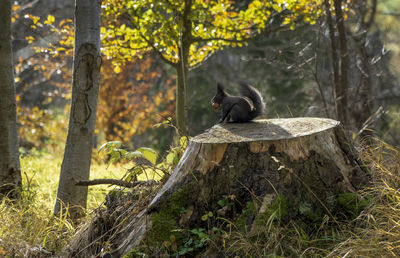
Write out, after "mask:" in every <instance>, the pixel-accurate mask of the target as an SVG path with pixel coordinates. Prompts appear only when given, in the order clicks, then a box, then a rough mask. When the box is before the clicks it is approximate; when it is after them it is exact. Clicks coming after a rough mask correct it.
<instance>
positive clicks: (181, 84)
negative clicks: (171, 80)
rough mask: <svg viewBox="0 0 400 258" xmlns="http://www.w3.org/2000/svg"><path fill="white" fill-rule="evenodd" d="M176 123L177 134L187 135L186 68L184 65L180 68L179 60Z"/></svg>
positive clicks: (177, 68) (177, 67)
mask: <svg viewBox="0 0 400 258" xmlns="http://www.w3.org/2000/svg"><path fill="white" fill-rule="evenodd" d="M176 74H177V78H176V82H177V89H176V125H177V127H178V133H179V135H187V134H188V127H187V124H188V123H187V115H186V113H187V110H186V105H187V103H186V99H187V98H186V97H187V96H186V89H185V88H186V85H187V74H188V69H187V67H186V66H184V67H183V68H182V65H181V62H179V63H178V64H177V66H176Z"/></svg>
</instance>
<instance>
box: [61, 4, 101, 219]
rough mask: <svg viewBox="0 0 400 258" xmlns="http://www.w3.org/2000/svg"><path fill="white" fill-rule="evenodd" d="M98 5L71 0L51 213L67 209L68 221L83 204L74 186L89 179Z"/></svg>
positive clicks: (80, 189) (83, 195) (81, 189)
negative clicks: (70, 51)
mask: <svg viewBox="0 0 400 258" xmlns="http://www.w3.org/2000/svg"><path fill="white" fill-rule="evenodd" d="M100 5H101V1H99V0H96V1H94V0H76V1H75V50H74V69H73V81H72V103H71V112H70V119H69V128H68V136H67V143H66V146H65V153H64V159H63V162H62V165H61V174H60V181H59V185H58V190H57V200H56V203H55V207H54V213H55V214H58V213H60V211H65V210H66V209H65V208H66V207H69V213H70V216H71V218H78V217H80V216H82V215H83V212H84V210H85V208H86V201H87V192H88V188H87V186H76V185H75V184H76V182H77V181H80V180H87V179H89V170H90V162H91V155H92V146H93V136H94V126H95V121H96V110H97V97H98V90H99V79H100V66H101V56H100V12H101V8H100Z"/></svg>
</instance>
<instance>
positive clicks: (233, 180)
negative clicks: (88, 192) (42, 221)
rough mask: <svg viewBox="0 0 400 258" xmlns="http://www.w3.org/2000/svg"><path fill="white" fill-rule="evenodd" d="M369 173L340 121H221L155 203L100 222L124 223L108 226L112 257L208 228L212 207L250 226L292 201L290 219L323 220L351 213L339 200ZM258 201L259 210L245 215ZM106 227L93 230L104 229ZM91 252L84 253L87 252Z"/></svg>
mask: <svg viewBox="0 0 400 258" xmlns="http://www.w3.org/2000/svg"><path fill="white" fill-rule="evenodd" d="M367 180H368V174H367V171H365V170H363V167H362V166H360V163H359V161H358V159H357V157H356V155H355V152H354V150H353V149H352V148H351V145H349V142H348V141H347V140H346V138H345V135H344V133H343V130H342V128H341V127H340V123H339V122H338V121H335V120H331V119H324V118H292V119H271V120H257V121H253V122H250V123H241V124H238V123H227V124H217V125H215V126H214V127H212V128H211V129H209V130H207V131H206V132H205V133H203V134H200V135H198V136H196V137H194V138H192V139H191V140H190V143H189V145H188V147H187V149H186V151H185V153H184V155H183V157H182V158H181V160H180V161H179V164H178V165H177V167H176V169H175V170H174V172H173V173H172V175H171V177H170V178H169V179H168V181H167V182H166V183H165V184H164V186H163V187H162V189H161V190H160V191H159V192H158V193H157V195H156V196H155V197H154V199H153V200H152V201H151V203H150V204H149V207H148V209H147V210H146V209H143V210H142V211H140V209H139V210H138V211H137V212H136V213H135V214H136V215H135V214H132V212H126V213H127V214H128V215H126V216H127V217H122V218H120V221H115V222H111V223H110V222H109V221H108V219H107V218H105V217H104V216H103V217H100V218H99V221H97V222H93V223H92V227H94V228H99V227H96V225H98V224H99V223H100V221H107V225H113V223H114V225H118V228H119V230H118V232H115V231H112V229H110V230H107V229H106V230H104V231H106V234H108V236H112V237H111V239H104V242H105V243H111V247H112V248H111V249H112V250H113V251H111V252H110V254H111V257H119V256H121V255H123V254H125V253H127V252H129V251H130V250H131V249H132V248H135V247H137V246H138V245H139V244H141V245H149V246H153V247H157V246H162V245H163V243H165V241H171V240H170V239H171V237H170V236H171V235H175V236H176V237H174V239H176V241H178V239H182V238H180V237H179V234H180V233H179V232H184V231H185V230H187V229H193V228H199V227H200V228H201V227H203V228H206V227H207V222H206V221H204V219H203V217H204V214H209V212H212V214H214V215H212V216H218V217H222V218H225V219H226V220H227V221H232V222H233V223H234V224H235V225H239V224H240V221H242V222H243V221H244V223H245V224H246V225H247V226H246V227H247V228H248V230H252V229H253V228H254V227H256V223H255V222H256V221H257V220H258V218H260V217H264V218H265V217H266V218H269V217H270V216H272V215H271V214H269V215H267V213H268V212H271V210H273V209H274V207H275V206H276V205H277V203H279V206H280V207H281V206H282V207H284V209H283V208H282V209H281V212H280V214H281V215H280V216H281V220H282V221H289V220H295V219H300V218H302V219H304V220H306V221H307V220H310V221H313V220H314V221H315V220H318V219H321V220H323V218H325V216H328V217H329V218H330V219H331V220H336V217H337V215H338V214H343V210H340V204H339V201H338V199H339V198H340V196H341V194H343V193H351V192H354V191H355V190H356V189H358V188H359V187H360V186H361V185H363V184H365V183H366V182H367ZM227 197H229V200H231V202H232V207H231V208H232V209H231V210H230V211H229V210H225V211H224V209H223V208H221V205H220V202H221V200H224V198H225V199H226V198H227ZM128 202H129V201H128V200H125V201H123V203H124V204H125V203H128ZM133 203H135V202H133ZM254 203H257V205H256V206H255V207H256V208H254V213H253V214H251V215H250V214H249V215H248V216H247V217H243V216H245V215H243V214H246V213H245V211H246V210H247V211H246V212H248V211H249V209H248V206H249V204H250V206H251V205H253V204H254ZM113 210H115V209H113ZM120 213H122V212H120ZM111 214H113V213H111ZM113 216H114V217H117V216H116V215H113ZM125 221H126V223H125ZM104 224H106V222H104ZM310 224H311V225H312V224H313V223H310ZM306 225H307V224H306ZM208 227H209V225H208ZM112 228H116V226H115V227H112ZM99 230H100V232H98V231H99ZM99 230H91V232H96V233H97V234H99V237H104V236H105V233H102V232H104V231H101V229H99ZM88 232H90V231H86V233H88ZM115 236H117V237H115ZM99 237H98V236H97V235H91V236H90V237H88V235H86V236H85V235H83V236H82V238H79V237H78V240H75V241H74V242H75V243H79V244H80V245H81V246H79V244H78V245H77V246H75V248H73V250H71V251H72V253H75V254H76V253H77V251H78V250H82V248H84V247H85V246H89V245H90V243H91V242H90V241H91V240H90V239H99ZM83 238H84V239H83ZM174 241H175V240H174ZM177 244H182V243H177ZM94 248H97V250H101V249H102V248H101V246H100V247H99V246H96V245H95V244H93V245H92V246H91V250H92V253H90V255H97V254H96V253H93V250H94ZM85 252H86V250H85ZM85 252H80V253H79V255H81V256H82V257H84V256H86V254H87V253H85Z"/></svg>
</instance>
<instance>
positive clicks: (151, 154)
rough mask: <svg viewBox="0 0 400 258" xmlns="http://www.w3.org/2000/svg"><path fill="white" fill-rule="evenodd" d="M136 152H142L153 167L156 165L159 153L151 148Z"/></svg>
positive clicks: (142, 148)
mask: <svg viewBox="0 0 400 258" xmlns="http://www.w3.org/2000/svg"><path fill="white" fill-rule="evenodd" d="M136 151H140V152H141V153H142V154H143V157H144V158H145V159H147V160H148V161H150V162H151V163H152V164H153V165H155V164H156V161H157V152H156V151H155V150H153V149H151V148H147V147H141V148H139V149H137V150H136Z"/></svg>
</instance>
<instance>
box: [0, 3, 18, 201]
mask: <svg viewBox="0 0 400 258" xmlns="http://www.w3.org/2000/svg"><path fill="white" fill-rule="evenodd" d="M1 3H2V5H1V8H0V28H1V32H0V98H1V100H0V195H8V196H9V197H12V198H15V197H17V196H18V195H19V191H18V190H19V189H20V187H21V171H20V164H19V151H18V128H17V104H16V100H15V86H14V68H13V61H12V60H13V58H12V47H11V1H10V0H4V1H2V2H1Z"/></svg>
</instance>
